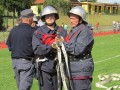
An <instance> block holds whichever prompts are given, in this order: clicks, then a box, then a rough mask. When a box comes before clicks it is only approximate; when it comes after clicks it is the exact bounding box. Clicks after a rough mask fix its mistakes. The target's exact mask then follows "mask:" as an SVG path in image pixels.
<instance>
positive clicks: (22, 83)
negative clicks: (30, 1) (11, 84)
mask: <svg viewBox="0 0 120 90" xmlns="http://www.w3.org/2000/svg"><path fill="white" fill-rule="evenodd" d="M33 15H34V14H33V11H32V10H31V9H25V10H23V11H22V12H21V19H22V22H21V23H20V24H19V25H18V26H15V27H13V29H12V30H11V32H10V34H9V37H8V39H7V42H6V44H7V45H8V48H9V51H11V56H12V65H13V69H14V72H15V79H16V82H17V86H18V90H30V88H31V86H32V82H33V76H34V70H35V69H34V62H33V57H34V52H33V49H32V36H33V33H34V29H33V28H32V27H31V23H32V21H33Z"/></svg>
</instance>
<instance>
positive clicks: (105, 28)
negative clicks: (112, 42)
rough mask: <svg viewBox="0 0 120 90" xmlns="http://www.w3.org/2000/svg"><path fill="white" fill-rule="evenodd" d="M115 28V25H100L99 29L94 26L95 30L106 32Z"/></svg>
mask: <svg viewBox="0 0 120 90" xmlns="http://www.w3.org/2000/svg"><path fill="white" fill-rule="evenodd" d="M111 30H113V26H100V27H99V28H98V30H97V28H96V27H95V26H93V32H106V31H111Z"/></svg>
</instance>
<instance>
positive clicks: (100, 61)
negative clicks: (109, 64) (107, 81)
mask: <svg viewBox="0 0 120 90" xmlns="http://www.w3.org/2000/svg"><path fill="white" fill-rule="evenodd" d="M117 57H120V55H116V56H113V57H110V58H107V59H103V60H100V61H97V62H94V63H100V62H104V61H107V60H110V59H113V58H117Z"/></svg>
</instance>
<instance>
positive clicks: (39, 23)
mask: <svg viewBox="0 0 120 90" xmlns="http://www.w3.org/2000/svg"><path fill="white" fill-rule="evenodd" d="M43 25H44V22H43V21H42V20H41V13H40V16H39V20H38V24H37V26H38V27H40V26H43Z"/></svg>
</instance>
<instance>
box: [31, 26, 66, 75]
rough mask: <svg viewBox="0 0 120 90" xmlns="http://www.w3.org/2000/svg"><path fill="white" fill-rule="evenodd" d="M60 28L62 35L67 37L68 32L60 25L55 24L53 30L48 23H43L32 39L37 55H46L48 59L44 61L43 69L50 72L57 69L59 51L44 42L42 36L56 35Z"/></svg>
mask: <svg viewBox="0 0 120 90" xmlns="http://www.w3.org/2000/svg"><path fill="white" fill-rule="evenodd" d="M58 30H60V36H62V37H66V35H67V32H66V31H65V30H64V29H62V30H61V28H60V27H58V26H57V25H56V26H55V30H51V29H49V28H48V27H47V26H46V25H43V26H41V27H39V28H38V29H37V30H36V31H35V33H34V35H33V39H32V45H33V50H34V53H35V55H40V56H42V57H43V56H44V57H45V58H46V59H47V61H45V62H43V63H42V66H41V69H42V70H43V71H46V72H50V73H53V72H55V71H56V70H55V66H56V61H55V58H56V55H57V52H56V49H53V48H52V46H51V45H45V44H43V43H42V36H43V34H52V35H55V34H56V33H57V31H58Z"/></svg>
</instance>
